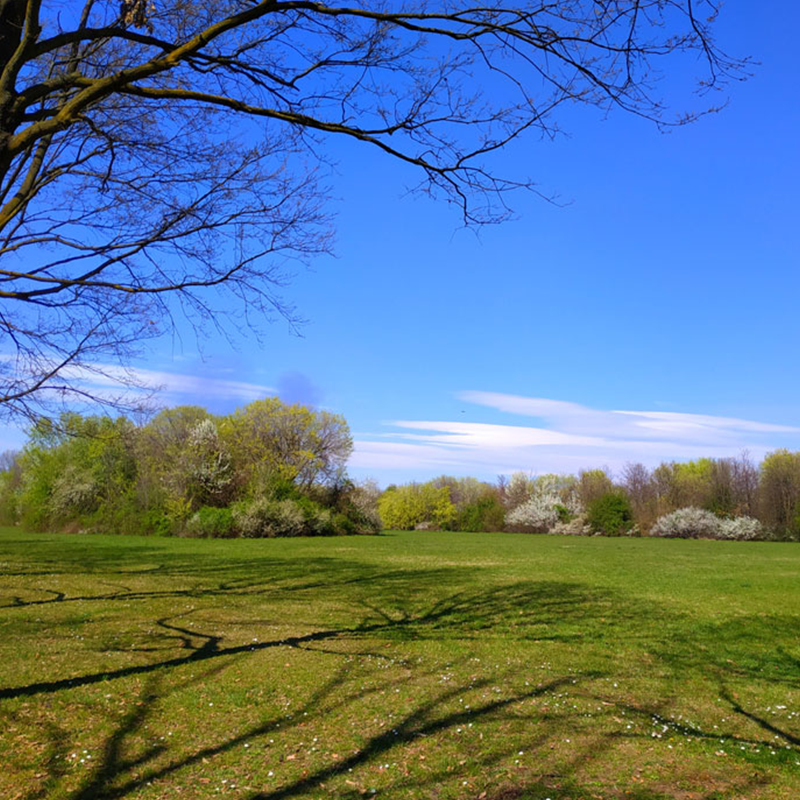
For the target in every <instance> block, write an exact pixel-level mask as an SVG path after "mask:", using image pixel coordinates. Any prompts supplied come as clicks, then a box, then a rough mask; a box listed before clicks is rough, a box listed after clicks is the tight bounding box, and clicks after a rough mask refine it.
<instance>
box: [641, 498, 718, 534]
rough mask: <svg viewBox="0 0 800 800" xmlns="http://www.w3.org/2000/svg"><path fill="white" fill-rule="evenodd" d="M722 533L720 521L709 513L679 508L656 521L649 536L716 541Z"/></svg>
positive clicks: (697, 509)
mask: <svg viewBox="0 0 800 800" xmlns="http://www.w3.org/2000/svg"><path fill="white" fill-rule="evenodd" d="M721 533H722V520H721V519H720V518H719V517H717V516H716V515H714V514H712V513H711V512H710V511H706V510H705V509H702V508H695V507H694V506H689V507H688V508H679V509H678V510H677V511H673V512H672V513H671V514H665V515H664V516H663V517H659V518H658V519H657V520H656V524H655V525H653V527H652V528H651V529H650V535H651V536H663V537H665V538H667V539H718V538H720V535H721Z"/></svg>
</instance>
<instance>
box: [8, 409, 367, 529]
mask: <svg viewBox="0 0 800 800" xmlns="http://www.w3.org/2000/svg"><path fill="white" fill-rule="evenodd" d="M352 446H353V442H352V437H351V435H350V430H349V428H348V426H347V423H346V422H345V420H344V418H343V417H341V416H339V415H336V414H331V413H329V412H327V411H315V410H312V409H310V408H306V407H305V406H300V405H287V404H285V403H283V402H281V401H280V400H278V399H276V398H267V399H265V400H258V401H255V402H253V403H250V404H249V405H247V406H245V407H243V408H240V409H238V410H237V411H235V412H234V413H233V414H230V415H227V416H215V415H213V414H210V413H209V412H208V411H206V410H205V409H204V408H201V407H199V406H180V407H177V408H172V409H168V410H164V411H162V412H160V413H159V414H157V415H156V416H154V417H153V418H152V419H151V420H149V421H148V422H147V423H146V424H141V425H137V424H135V423H134V422H133V421H132V420H130V419H128V418H127V417H124V416H120V417H118V418H116V419H112V418H110V417H107V416H82V415H80V414H77V413H65V414H62V415H61V417H60V419H59V420H58V421H57V422H52V421H50V420H40V421H39V422H37V423H36V424H35V425H34V426H33V428H32V430H31V431H30V436H29V440H28V443H27V444H26V445H25V447H24V448H23V449H22V451H21V452H18V453H6V454H5V455H4V463H3V464H2V467H3V468H4V469H3V471H2V473H0V521H2V522H4V523H5V524H19V525H22V526H24V527H26V528H28V529H32V530H45V529H46V530H67V531H76V532H77V531H100V532H109V533H139V534H163V535H169V534H194V535H206V536H237V535H239V536H251V537H260V536H293V535H300V534H308V533H314V534H320V535H330V534H347V533H374V532H376V531H378V530H379V529H380V521H379V519H378V516H377V512H376V510H375V500H376V498H377V494H378V491H377V488H376V487H372V486H371V485H369V484H365V485H361V486H358V485H356V484H355V483H353V482H352V481H350V480H349V479H348V477H347V473H346V471H345V464H346V462H347V459H348V457H349V456H350V453H351V451H352Z"/></svg>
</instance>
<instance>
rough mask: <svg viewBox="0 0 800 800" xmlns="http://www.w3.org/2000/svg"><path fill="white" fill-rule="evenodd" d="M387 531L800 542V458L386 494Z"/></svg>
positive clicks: (636, 468)
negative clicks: (642, 536)
mask: <svg viewBox="0 0 800 800" xmlns="http://www.w3.org/2000/svg"><path fill="white" fill-rule="evenodd" d="M378 509H379V511H380V515H381V518H382V520H383V523H384V525H385V526H386V527H387V528H399V529H423V530H424V529H441V530H462V531H519V532H528V533H561V534H573V535H580V534H584V535H591V534H603V535H634V536H636V535H650V536H665V537H680V538H699V537H702V538H720V539H780V540H794V541H797V540H800V452H790V451H788V450H776V451H774V452H772V453H769V454H768V455H767V456H766V457H765V458H764V460H763V461H761V463H760V464H757V463H755V462H754V461H753V460H752V459H751V458H750V457H749V456H748V455H747V454H746V453H745V454H742V455H741V456H739V457H736V458H721V459H713V458H701V459H698V460H695V461H687V462H669V463H662V464H660V465H659V466H657V467H656V468H654V469H650V468H648V467H646V466H645V465H644V464H640V463H632V464H627V465H626V466H625V467H624V468H623V470H622V471H621V473H620V474H619V475H618V476H616V478H615V477H613V476H612V475H610V474H609V472H608V471H607V470H601V469H591V470H584V471H581V472H579V473H578V474H577V475H555V474H548V475H539V476H534V475H532V474H528V473H525V472H515V473H514V474H512V475H511V476H510V477H506V476H501V477H500V478H499V479H498V481H497V482H496V483H495V484H491V483H487V482H484V481H479V480H476V479H475V478H456V477H452V476H447V475H443V476H440V477H438V478H436V479H434V480H432V481H428V482H427V483H409V484H405V485H402V486H389V487H388V488H387V489H386V491H385V492H384V493H383V494H382V495H381V497H380V499H379V500H378Z"/></svg>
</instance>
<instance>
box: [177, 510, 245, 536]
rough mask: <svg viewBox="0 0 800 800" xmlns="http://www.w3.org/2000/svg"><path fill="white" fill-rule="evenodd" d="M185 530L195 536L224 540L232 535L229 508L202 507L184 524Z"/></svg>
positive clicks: (232, 528) (231, 517) (231, 520)
mask: <svg viewBox="0 0 800 800" xmlns="http://www.w3.org/2000/svg"><path fill="white" fill-rule="evenodd" d="M186 530H187V531H188V532H189V533H192V534H194V535H195V536H212V537H214V538H225V537H228V536H232V535H233V533H234V526H233V514H232V513H231V510H230V509H229V508H214V507H213V506H203V507H202V508H201V509H199V510H198V511H196V512H195V513H194V514H193V515H192V516H191V517H190V519H189V522H188V523H187V524H186Z"/></svg>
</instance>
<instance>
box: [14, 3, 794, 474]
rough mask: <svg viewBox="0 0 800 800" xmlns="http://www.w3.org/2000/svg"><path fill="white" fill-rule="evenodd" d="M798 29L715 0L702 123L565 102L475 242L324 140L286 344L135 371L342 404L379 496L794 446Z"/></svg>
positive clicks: (158, 379) (184, 397)
mask: <svg viewBox="0 0 800 800" xmlns="http://www.w3.org/2000/svg"><path fill="white" fill-rule="evenodd" d="M798 25H800V9H799V8H798V7H797V6H796V4H794V3H790V2H788V0H786V1H785V2H776V3H772V4H769V5H768V6H767V5H764V4H759V5H753V4H745V3H732V4H730V5H729V6H726V7H724V8H723V10H722V13H721V16H720V20H719V24H718V28H717V34H718V38H719V41H720V42H721V43H722V44H723V45H724V47H725V49H726V50H727V51H729V52H731V53H732V54H734V55H737V56H738V55H750V56H752V57H753V58H754V59H756V60H757V61H760V62H761V63H760V65H759V66H755V67H754V68H753V72H754V75H753V77H752V78H751V79H750V80H749V81H747V82H746V83H743V84H735V85H733V86H731V87H730V88H729V90H728V91H727V92H726V95H727V96H728V97H729V104H728V106H727V107H726V108H725V109H724V110H723V111H722V112H721V113H719V114H716V115H713V116H709V117H706V118H704V119H701V120H700V121H699V122H697V123H695V124H693V125H690V126H687V127H683V128H679V129H676V130H673V131H672V132H671V133H668V134H662V133H660V132H659V131H658V130H657V129H656V128H655V127H654V126H653V125H652V124H651V123H647V122H646V121H643V120H641V119H637V118H634V117H631V116H626V115H624V114H622V113H619V112H617V113H612V114H611V115H610V116H609V117H608V118H603V116H602V115H601V114H600V113H599V112H596V111H593V110H590V109H582V110H579V111H578V110H576V111H570V112H569V113H567V114H566V115H562V117H561V118H560V121H561V124H562V126H563V127H564V128H565V130H566V132H567V133H568V136H563V137H559V138H558V139H556V140H555V141H553V142H549V141H539V140H538V139H531V140H527V141H525V142H523V143H521V144H518V145H516V146H515V147H514V148H513V149H511V150H509V151H508V152H506V153H505V154H504V155H503V156H502V159H501V160H500V163H499V164H498V166H499V168H501V169H505V171H506V172H512V173H513V172H514V171H518V172H522V173H525V174H529V175H531V176H533V177H534V178H535V179H536V180H537V181H538V183H539V185H540V187H541V189H542V191H543V192H544V193H546V194H556V195H557V196H558V199H559V203H558V204H548V203H546V202H544V201H543V200H541V199H540V198H537V197H535V196H532V195H531V196H523V195H522V194H520V195H518V196H516V197H515V198H514V208H515V211H516V214H517V218H516V219H515V220H514V221H512V222H509V223H507V224H504V225H501V226H497V227H492V228H487V229H483V230H481V231H479V232H478V233H477V234H476V233H475V232H472V231H465V230H462V229H460V228H459V218H458V215H457V212H456V211H455V210H454V209H452V208H448V207H446V206H444V205H437V204H435V203H432V202H430V201H428V200H426V199H424V198H419V197H413V196H411V197H410V196H407V194H406V192H405V189H406V187H407V186H409V185H411V184H413V183H414V177H415V176H414V174H413V173H412V172H411V171H410V169H409V168H407V167H404V166H402V165H399V164H397V163H394V162H392V161H390V160H389V159H387V158H385V157H383V156H381V155H380V154H378V153H370V152H365V151H364V149H363V148H361V147H358V148H357V147H355V146H353V145H346V144H342V143H336V144H335V145H334V148H335V149H334V151H333V155H334V156H335V158H336V159H337V160H338V174H337V175H336V176H335V180H334V182H333V197H334V201H333V205H332V208H333V210H334V211H335V212H336V213H337V222H336V224H337V241H336V245H335V257H333V258H321V259H319V260H317V261H315V262H314V264H313V266H312V269H311V270H308V271H306V270H304V269H302V268H301V269H300V270H299V271H298V273H297V275H296V276H295V278H294V280H293V281H292V282H291V285H290V286H289V288H288V289H287V291H286V293H285V294H286V297H287V298H288V299H289V300H290V301H291V302H293V303H295V304H296V306H297V308H298V310H299V312H300V313H301V314H302V315H303V316H304V317H305V318H306V319H307V320H308V322H307V324H306V325H305V326H304V327H303V329H302V334H303V335H302V337H298V336H295V335H293V334H292V333H291V331H289V330H288V327H287V325H286V324H284V323H281V322H277V323H275V324H274V325H272V326H271V327H270V328H269V329H268V330H267V336H266V339H265V340H264V342H263V344H262V345H260V346H259V345H258V344H257V343H256V342H254V341H253V340H252V338H248V337H239V338H238V339H237V340H236V347H235V348H231V347H230V346H229V345H228V344H227V343H225V342H223V341H222V340H219V339H217V338H214V337H213V336H212V337H210V338H209V339H208V340H206V341H205V342H204V343H203V349H204V352H205V360H202V359H201V358H200V357H199V355H198V353H197V350H196V347H195V342H194V341H193V339H192V338H191V337H184V338H183V340H182V341H172V340H170V341H166V340H163V341H160V342H156V343H155V344H154V345H153V346H152V349H151V351H150V352H149V354H148V358H147V359H146V360H143V361H142V362H141V363H140V364H138V365H137V366H138V367H139V368H142V369H147V370H150V372H149V373H148V377H149V378H150V379H151V380H152V382H153V383H154V384H159V385H163V386H164V387H165V389H164V391H163V392H162V395H161V402H163V403H164V404H166V405H171V404H175V403H187V402H193V403H198V404H201V405H206V406H207V407H209V408H210V409H211V410H213V411H217V412H225V411H230V410H232V409H233V408H235V407H236V406H237V405H240V404H242V403H244V402H247V401H249V400H251V399H254V398H256V397H259V396H263V395H264V394H267V393H275V392H280V393H281V394H282V395H283V396H284V397H286V398H287V399H290V400H298V401H310V402H314V403H317V404H319V405H320V406H321V407H323V408H326V409H330V410H332V411H336V412H338V413H341V414H343V415H344V416H345V417H346V418H347V420H348V421H349V423H350V426H351V429H352V431H353V433H354V437H355V440H356V448H355V453H354V456H353V459H352V464H351V470H352V472H353V474H355V475H356V476H358V477H365V476H368V475H369V476H374V477H375V478H377V479H378V481H379V482H380V483H382V484H386V483H388V482H391V481H399V480H409V479H412V478H418V479H425V478H427V477H430V476H433V475H437V474H441V473H442V472H446V473H449V474H473V475H477V476H479V477H483V478H487V479H492V478H494V477H495V476H496V475H497V474H498V473H499V472H508V471H512V470H515V469H523V470H526V471H532V472H549V471H574V470H577V469H579V468H581V467H594V466H603V465H607V466H609V467H610V468H611V469H612V470H615V469H619V468H620V467H621V466H622V464H624V463H625V462H626V461H636V460H641V461H644V462H645V463H650V464H653V463H658V462H659V461H660V460H664V459H666V460H671V459H684V458H694V457H698V456H701V455H709V456H724V455H734V454H736V453H738V452H739V451H740V450H742V449H744V448H747V449H749V451H750V452H751V453H752V454H753V455H754V456H756V457H760V456H761V455H763V453H765V452H767V451H768V450H770V449H774V448H775V447H779V446H783V447H789V448H792V449H800V399H798V398H800V314H798V304H799V303H798V299H799V298H800V270H798V253H799V252H800V248H798V244H800V242H799V241H798V239H800V224H798V201H797V187H798V186H800V158H799V157H798V142H800V102H798V101H800V89H798V86H800V81H799V80H798V79H799V78H800V70H799V69H798V66H797V62H796V57H795V56H794V55H793V53H794V51H795V50H796V44H795V31H796V30H797V28H798ZM666 88H667V91H668V92H669V91H670V88H669V85H667V87H666ZM673 104H674V105H676V106H680V101H679V99H677V98H673ZM619 412H636V413H634V414H628V413H619ZM20 438H21V435H20V434H19V433H18V432H16V431H14V430H12V429H8V430H6V433H5V445H6V446H15V445H17V444H18V443H19V441H20Z"/></svg>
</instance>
